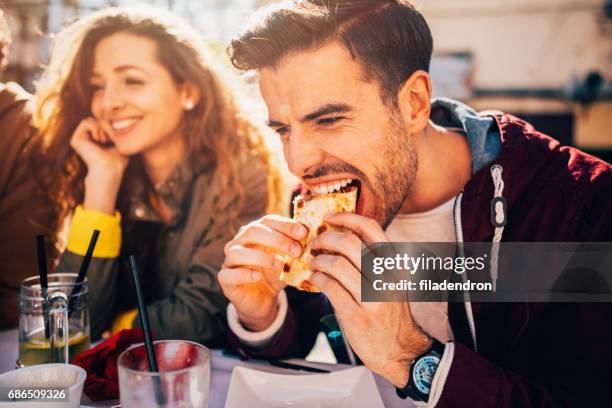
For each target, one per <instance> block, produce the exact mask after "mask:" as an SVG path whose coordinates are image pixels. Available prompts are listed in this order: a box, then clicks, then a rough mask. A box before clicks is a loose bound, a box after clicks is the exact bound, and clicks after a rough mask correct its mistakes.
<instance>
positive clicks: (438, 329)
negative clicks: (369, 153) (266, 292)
mask: <svg viewBox="0 0 612 408" xmlns="http://www.w3.org/2000/svg"><path fill="white" fill-rule="evenodd" d="M454 202H455V200H454V199H452V200H449V201H447V202H446V203H444V204H442V205H440V206H439V207H436V208H434V209H432V210H429V211H426V212H422V213H416V214H398V215H397V216H396V217H395V218H394V219H393V221H392V222H391V224H389V226H388V227H387V230H386V231H385V233H386V235H387V237H388V238H389V240H390V241H392V242H455V229H454V225H453V205H454ZM437 255H439V256H448V255H450V256H452V255H454V254H437ZM279 306H280V307H279V314H278V315H277V317H276V319H275V320H274V322H273V323H272V325H271V326H270V327H268V328H267V329H266V330H264V331H261V332H251V331H248V330H247V329H245V328H244V327H243V326H242V324H240V321H239V320H238V314H237V312H236V309H235V308H234V305H232V304H230V305H229V306H228V310H227V320H228V323H229V327H230V329H231V330H232V331H233V332H234V333H235V334H236V336H237V337H238V338H239V339H240V340H241V341H242V342H244V343H245V344H247V345H250V346H253V347H265V346H266V345H267V344H269V343H270V342H271V341H272V340H273V338H274V336H275V335H276V333H278V331H279V330H280V328H281V327H282V325H283V322H284V321H285V316H286V314H287V297H286V295H285V292H284V291H282V292H281V293H279ZM410 309H411V311H412V316H413V317H414V319H415V321H416V322H417V323H418V324H419V326H420V327H421V328H422V329H423V330H424V331H425V332H426V333H428V334H429V335H430V336H432V337H434V338H436V339H437V340H438V341H440V342H441V343H447V342H448V341H450V340H453V333H452V330H451V327H450V324H449V322H448V304H447V303H446V302H411V303H410Z"/></svg>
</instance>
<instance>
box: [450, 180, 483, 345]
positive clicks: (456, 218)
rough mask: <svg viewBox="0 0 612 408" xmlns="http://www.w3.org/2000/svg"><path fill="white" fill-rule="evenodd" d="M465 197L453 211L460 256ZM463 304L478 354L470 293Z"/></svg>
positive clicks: (458, 199)
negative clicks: (462, 206) (462, 212)
mask: <svg viewBox="0 0 612 408" xmlns="http://www.w3.org/2000/svg"><path fill="white" fill-rule="evenodd" d="M462 197H463V191H461V192H460V193H459V195H457V198H455V206H454V209H453V224H454V225H455V245H456V246H457V249H458V252H459V256H461V257H462V256H464V252H463V245H461V244H463V229H462V226H461V198H462ZM461 278H462V280H463V282H465V281H466V279H467V278H466V276H465V273H464V274H462V275H461ZM463 304H464V305H465V314H466V316H467V321H468V326H469V327H470V334H471V335H472V343H473V344H474V351H475V352H478V345H477V343H476V326H475V325H474V314H473V313H472V303H471V302H470V293H469V292H464V293H463Z"/></svg>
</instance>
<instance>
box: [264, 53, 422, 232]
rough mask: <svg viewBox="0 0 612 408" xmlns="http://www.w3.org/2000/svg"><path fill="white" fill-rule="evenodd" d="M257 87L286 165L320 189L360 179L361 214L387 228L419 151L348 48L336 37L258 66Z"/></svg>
mask: <svg viewBox="0 0 612 408" xmlns="http://www.w3.org/2000/svg"><path fill="white" fill-rule="evenodd" d="M260 88H261V92H262V95H263V97H264V99H265V101H266V104H267V106H268V114H269V122H270V126H271V127H272V128H273V129H275V130H276V131H277V132H278V134H279V135H280V137H281V140H282V142H283V147H284V154H285V159H286V160H287V164H288V165H289V170H291V172H292V173H293V174H294V175H295V176H297V177H300V178H301V179H302V180H303V181H304V183H305V184H306V185H307V186H308V188H309V189H310V190H312V191H314V192H315V193H320V192H325V191H330V190H333V189H334V188H338V187H339V186H340V185H341V184H342V183H343V182H346V181H347V179H352V180H354V181H357V182H358V183H359V184H360V186H361V194H360V197H359V201H358V203H357V213H358V214H361V215H364V216H366V217H369V218H373V219H375V220H376V221H378V222H379V223H380V224H381V225H382V226H383V227H384V228H386V227H387V225H388V224H389V223H390V222H391V220H392V219H393V217H394V216H395V215H396V214H397V212H398V211H399V209H400V207H401V205H402V203H403V202H404V199H405V198H406V197H407V195H408V191H409V189H410V186H411V184H412V182H413V181H414V178H415V176H416V169H417V155H416V151H415V148H414V146H413V144H412V141H411V136H410V135H409V134H408V132H407V131H406V128H405V124H404V123H403V122H402V120H401V118H400V116H399V114H398V113H394V111H393V109H391V107H389V106H387V105H385V104H384V103H383V101H382V99H381V96H380V90H379V87H378V86H377V85H376V84H375V83H374V82H373V81H367V80H366V79H364V74H363V72H362V70H361V67H360V65H359V64H358V63H357V62H356V61H355V60H353V58H352V57H351V55H350V54H349V52H348V51H347V50H346V48H345V47H344V46H343V45H342V44H340V43H338V42H332V43H329V44H327V45H325V46H323V47H321V48H318V49H315V50H309V51H304V52H299V53H295V54H289V55H288V56H286V57H284V58H283V59H281V60H280V62H279V64H278V66H276V67H270V68H264V69H262V70H261V78H260Z"/></svg>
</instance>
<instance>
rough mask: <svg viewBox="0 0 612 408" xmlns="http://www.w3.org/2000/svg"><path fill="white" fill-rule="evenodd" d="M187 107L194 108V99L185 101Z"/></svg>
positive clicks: (188, 108)
mask: <svg viewBox="0 0 612 408" xmlns="http://www.w3.org/2000/svg"><path fill="white" fill-rule="evenodd" d="M185 109H187V110H192V109H193V101H192V100H191V99H189V100H187V102H185Z"/></svg>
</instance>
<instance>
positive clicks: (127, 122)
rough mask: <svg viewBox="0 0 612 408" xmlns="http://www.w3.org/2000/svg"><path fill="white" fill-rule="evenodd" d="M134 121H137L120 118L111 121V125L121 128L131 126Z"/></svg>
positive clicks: (136, 120) (117, 128)
mask: <svg viewBox="0 0 612 408" xmlns="http://www.w3.org/2000/svg"><path fill="white" fill-rule="evenodd" d="M136 122H138V119H121V120H116V121H113V122H111V126H112V127H113V129H115V130H121V129H125V128H127V127H129V126H132V125H133V124H134V123H136Z"/></svg>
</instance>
